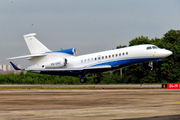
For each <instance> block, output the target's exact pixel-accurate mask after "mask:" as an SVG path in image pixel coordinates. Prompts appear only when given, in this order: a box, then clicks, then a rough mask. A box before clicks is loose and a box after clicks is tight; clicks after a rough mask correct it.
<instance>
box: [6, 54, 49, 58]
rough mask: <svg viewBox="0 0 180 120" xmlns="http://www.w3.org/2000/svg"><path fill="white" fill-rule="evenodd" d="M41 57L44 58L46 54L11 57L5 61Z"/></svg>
mask: <svg viewBox="0 0 180 120" xmlns="http://www.w3.org/2000/svg"><path fill="white" fill-rule="evenodd" d="M41 56H46V54H44V53H41V54H34V55H24V56H18V57H12V58H7V59H9V60H13V59H22V58H31V57H41Z"/></svg>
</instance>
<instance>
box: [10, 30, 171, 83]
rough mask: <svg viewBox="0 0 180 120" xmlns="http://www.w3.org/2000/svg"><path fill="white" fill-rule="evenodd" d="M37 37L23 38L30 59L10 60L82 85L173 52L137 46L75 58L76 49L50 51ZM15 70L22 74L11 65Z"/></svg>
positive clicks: (30, 35)
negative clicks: (76, 79)
mask: <svg viewBox="0 0 180 120" xmlns="http://www.w3.org/2000/svg"><path fill="white" fill-rule="evenodd" d="M35 35H36V33H32V34H27V35H24V39H25V41H26V44H27V46H28V48H29V51H30V53H31V55H25V56H19V57H13V58H8V59H19V58H28V60H30V62H31V66H30V67H28V68H26V69H23V70H25V71H29V72H33V73H40V74H49V75H59V76H77V77H80V82H81V83H85V82H86V81H87V79H86V75H88V74H90V75H91V74H96V75H97V77H95V78H94V82H95V83H99V82H100V77H101V76H102V75H101V73H102V72H106V71H112V70H116V69H119V68H123V67H126V66H129V65H132V64H137V63H144V62H149V63H150V64H149V65H150V66H151V67H152V61H155V60H156V61H159V60H161V59H162V58H165V57H167V56H169V55H171V54H172V52H171V51H169V50H166V49H160V48H158V47H157V46H155V45H152V44H143V45H136V46H131V47H125V48H120V49H114V50H108V51H103V52H97V53H92V54H86V55H80V56H76V49H75V48H71V49H64V50H59V51H51V50H49V49H48V48H47V47H45V46H44V45H43V44H42V43H41V42H39V41H38V40H37V39H36V38H35V37H34V36H35ZM10 63H11V65H12V66H13V67H14V69H15V70H21V69H20V68H18V67H17V66H16V65H15V64H14V63H12V62H10Z"/></svg>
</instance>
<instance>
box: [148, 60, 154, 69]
mask: <svg viewBox="0 0 180 120" xmlns="http://www.w3.org/2000/svg"><path fill="white" fill-rule="evenodd" d="M148 66H149V67H151V70H153V62H152V61H151V62H149V64H148Z"/></svg>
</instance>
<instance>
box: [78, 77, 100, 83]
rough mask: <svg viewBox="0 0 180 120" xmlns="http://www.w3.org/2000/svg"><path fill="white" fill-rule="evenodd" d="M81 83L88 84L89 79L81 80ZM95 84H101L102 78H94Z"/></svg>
mask: <svg viewBox="0 0 180 120" xmlns="http://www.w3.org/2000/svg"><path fill="white" fill-rule="evenodd" d="M80 82H81V83H86V82H87V79H86V78H80ZM94 82H95V83H96V84H98V83H100V82H101V78H99V77H95V78H94Z"/></svg>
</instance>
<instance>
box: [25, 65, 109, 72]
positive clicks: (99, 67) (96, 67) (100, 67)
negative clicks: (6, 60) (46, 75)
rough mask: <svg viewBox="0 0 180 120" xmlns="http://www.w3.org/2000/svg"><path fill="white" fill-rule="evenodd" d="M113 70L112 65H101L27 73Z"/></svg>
mask: <svg viewBox="0 0 180 120" xmlns="http://www.w3.org/2000/svg"><path fill="white" fill-rule="evenodd" d="M108 68H111V66H110V65H100V66H93V67H83V68H58V69H25V70H27V71H44V72H45V71H56V72H58V71H59V72H60V71H83V70H93V69H108Z"/></svg>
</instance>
